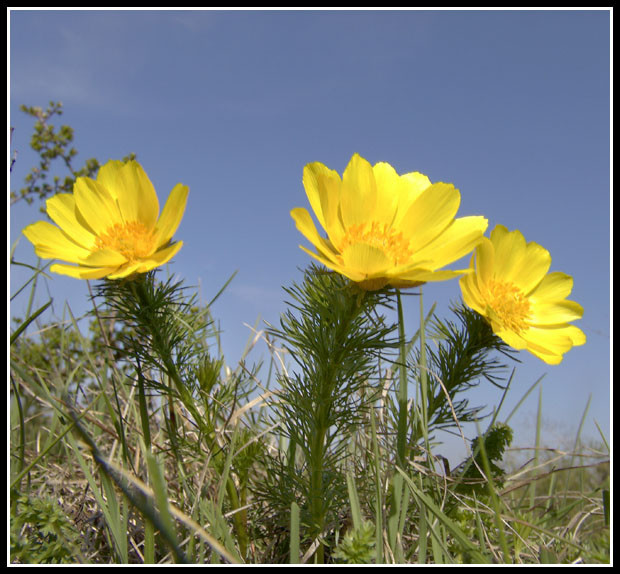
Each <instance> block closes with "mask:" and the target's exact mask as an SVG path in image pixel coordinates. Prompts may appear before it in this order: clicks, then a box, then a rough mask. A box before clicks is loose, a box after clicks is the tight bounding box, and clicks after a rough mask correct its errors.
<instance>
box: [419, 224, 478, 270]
mask: <svg viewBox="0 0 620 574" xmlns="http://www.w3.org/2000/svg"><path fill="white" fill-rule="evenodd" d="M487 225H488V222H487V220H486V218H484V217H482V216H478V215H472V216H470V217H460V218H458V219H455V220H453V221H452V223H451V224H449V225H448V227H447V228H446V229H445V230H444V231H443V232H442V233H440V234H439V235H438V236H437V237H435V238H434V239H433V240H432V241H431V242H430V243H428V244H427V245H426V247H424V248H423V249H420V250H419V251H417V252H416V254H415V258H416V259H417V258H420V259H424V260H427V261H432V265H431V267H430V268H431V269H439V268H441V267H444V266H445V265H448V264H450V263H453V262H454V261H458V260H459V259H461V258H462V257H465V256H466V255H468V254H469V253H471V252H472V251H473V250H474V249H475V248H476V247H477V246H478V245H479V244H480V243H481V241H482V239H483V233H484V232H485V230H486V228H487Z"/></svg>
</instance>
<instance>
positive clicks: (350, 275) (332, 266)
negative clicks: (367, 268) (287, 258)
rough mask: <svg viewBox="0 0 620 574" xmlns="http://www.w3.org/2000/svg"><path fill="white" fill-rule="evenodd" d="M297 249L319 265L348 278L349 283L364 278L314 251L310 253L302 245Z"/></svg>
mask: <svg viewBox="0 0 620 574" xmlns="http://www.w3.org/2000/svg"><path fill="white" fill-rule="evenodd" d="M299 247H300V249H302V250H303V251H305V252H306V253H307V254H308V255H310V256H311V257H313V258H314V259H316V260H317V261H318V262H319V263H322V264H323V265H325V267H328V268H329V269H332V270H334V271H336V272H337V273H340V274H341V275H344V276H345V277H348V278H349V279H351V281H362V280H363V279H364V277H365V275H364V274H363V273H359V272H357V271H354V270H353V269H349V268H347V267H344V266H343V265H340V264H339V263H337V262H334V261H330V260H329V259H327V258H326V257H323V256H322V255H321V254H319V253H316V252H314V251H310V250H309V249H308V248H306V247H304V246H303V245H300V246H299Z"/></svg>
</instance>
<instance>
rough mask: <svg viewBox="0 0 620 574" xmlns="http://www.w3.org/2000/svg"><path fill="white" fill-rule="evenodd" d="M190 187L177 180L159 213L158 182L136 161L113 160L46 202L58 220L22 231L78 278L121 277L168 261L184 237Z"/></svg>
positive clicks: (60, 267) (37, 249)
mask: <svg viewBox="0 0 620 574" xmlns="http://www.w3.org/2000/svg"><path fill="white" fill-rule="evenodd" d="M188 193H189V188H188V187H187V186H185V185H181V184H180V183H179V184H177V185H176V186H175V187H174V188H173V189H172V191H171V192H170V196H169V197H168V200H167V201H166V204H165V205H164V208H163V210H162V212H161V215H160V213H159V201H158V199H157V194H156V193H155V189H154V187H153V184H152V183H151V181H150V180H149V178H148V176H147V175H146V173H145V172H144V170H143V169H142V167H141V166H140V164H139V163H138V162H136V161H129V162H127V163H123V162H121V161H116V160H113V161H109V162H108V163H106V164H105V165H104V166H102V167H101V168H100V169H99V173H98V174H97V179H96V180H94V179H91V178H88V177H79V178H77V180H76V182H75V185H74V187H73V193H60V194H58V195H55V196H54V197H52V198H50V199H49V200H48V201H47V202H46V207H47V214H48V215H49V216H50V218H51V219H52V221H53V222H54V223H56V225H54V224H52V223H50V222H48V221H38V222H37V223H33V224H32V225H29V226H27V227H26V228H25V229H24V230H23V233H24V235H25V236H26V237H27V238H28V239H29V240H30V241H31V242H32V244H33V245H34V247H35V252H36V254H37V255H38V256H39V257H42V258H44V259H59V260H61V261H64V262H66V263H57V264H54V265H52V266H51V267H50V270H51V271H53V272H55V273H59V274H61V275H69V276H71V277H76V278H78V279H101V278H103V277H107V278H109V279H120V278H123V277H128V276H129V275H132V274H133V273H146V272H147V271H150V270H151V269H155V268H156V267H159V266H161V265H163V264H164V263H167V262H168V261H169V260H170V259H172V257H174V255H175V254H176V253H177V252H178V251H179V249H181V247H182V245H183V242H182V241H177V242H174V243H173V242H172V236H173V235H174V233H175V232H176V230H177V227H178V226H179V223H180V222H181V218H182V217H183V212H184V211H185V204H186V201H187V194H188Z"/></svg>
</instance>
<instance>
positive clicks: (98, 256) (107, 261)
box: [79, 248, 127, 267]
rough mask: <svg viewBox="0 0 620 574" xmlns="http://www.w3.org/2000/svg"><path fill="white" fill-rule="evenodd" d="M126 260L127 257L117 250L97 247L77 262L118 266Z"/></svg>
mask: <svg viewBox="0 0 620 574" xmlns="http://www.w3.org/2000/svg"><path fill="white" fill-rule="evenodd" d="M126 262H127V258H126V257H125V256H123V255H122V254H121V253H119V252H118V251H114V250H113V249H107V248H106V249H98V250H97V251H93V252H92V253H90V254H89V255H88V256H87V257H84V258H83V259H82V260H81V261H79V263H82V264H83V265H87V266H88V267H118V266H119V265H123V264H124V263H126Z"/></svg>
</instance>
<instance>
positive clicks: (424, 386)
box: [420, 287, 430, 460]
mask: <svg viewBox="0 0 620 574" xmlns="http://www.w3.org/2000/svg"><path fill="white" fill-rule="evenodd" d="M420 395H421V396H420V399H421V403H422V408H421V409H420V410H421V414H422V421H421V423H422V436H423V437H424V440H425V443H426V446H427V448H428V446H429V444H428V443H429V440H428V373H427V367H426V324H425V321H424V300H423V298H422V287H420ZM429 460H430V457H429Z"/></svg>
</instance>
